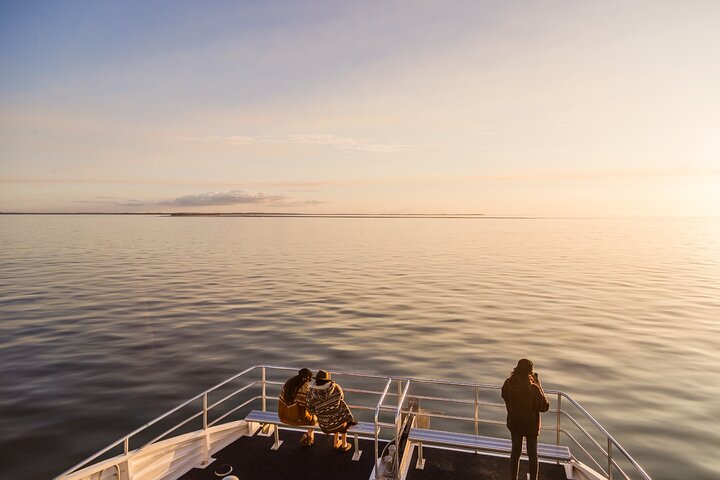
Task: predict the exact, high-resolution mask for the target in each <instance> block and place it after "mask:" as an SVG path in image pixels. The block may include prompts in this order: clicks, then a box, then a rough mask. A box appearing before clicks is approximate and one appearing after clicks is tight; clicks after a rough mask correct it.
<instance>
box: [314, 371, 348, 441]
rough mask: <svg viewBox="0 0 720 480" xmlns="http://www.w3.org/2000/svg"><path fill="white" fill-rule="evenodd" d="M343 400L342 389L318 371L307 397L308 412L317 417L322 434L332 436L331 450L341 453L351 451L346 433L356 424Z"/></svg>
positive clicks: (328, 375)
mask: <svg viewBox="0 0 720 480" xmlns="http://www.w3.org/2000/svg"><path fill="white" fill-rule="evenodd" d="M344 398H345V395H344V394H343V390H342V388H341V387H340V385H338V384H337V383H335V382H334V381H333V380H332V378H331V377H330V373H328V372H326V371H325V370H318V373H317V375H316V376H315V383H314V384H313V385H311V386H310V391H309V392H308V395H307V406H308V411H309V412H310V413H313V414H315V415H316V416H317V421H318V425H320V429H321V430H322V431H323V432H325V433H326V434H330V433H332V434H333V435H334V437H333V448H334V449H335V450H339V451H341V452H347V451H350V450H351V449H352V445H351V444H349V443H348V442H347V431H348V428H350V427H351V426H353V425H356V424H357V421H355V418H354V417H353V414H352V412H351V411H350V408H349V407H348V406H347V403H345V399H344Z"/></svg>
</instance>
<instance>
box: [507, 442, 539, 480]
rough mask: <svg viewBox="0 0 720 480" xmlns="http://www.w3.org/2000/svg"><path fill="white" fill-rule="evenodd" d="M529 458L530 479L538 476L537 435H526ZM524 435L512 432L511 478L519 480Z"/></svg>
mask: <svg viewBox="0 0 720 480" xmlns="http://www.w3.org/2000/svg"><path fill="white" fill-rule="evenodd" d="M525 443H526V444H527V445H526V449H527V455H528V460H530V479H531V480H537V478H538V457H537V443H538V437H537V435H530V436H525ZM522 444H523V435H517V434H515V433H513V434H512V452H511V453H510V479H511V480H517V478H518V470H520V453H521V452H522Z"/></svg>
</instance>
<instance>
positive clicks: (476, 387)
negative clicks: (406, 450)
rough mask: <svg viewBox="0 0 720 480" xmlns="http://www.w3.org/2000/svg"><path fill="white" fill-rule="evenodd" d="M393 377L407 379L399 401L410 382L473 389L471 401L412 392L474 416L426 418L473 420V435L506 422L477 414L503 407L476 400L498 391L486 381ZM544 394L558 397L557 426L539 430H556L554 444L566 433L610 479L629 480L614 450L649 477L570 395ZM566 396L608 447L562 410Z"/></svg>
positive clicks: (642, 475) (649, 478) (443, 415)
mask: <svg viewBox="0 0 720 480" xmlns="http://www.w3.org/2000/svg"><path fill="white" fill-rule="evenodd" d="M393 379H396V380H398V381H406V382H408V383H407V386H406V388H405V391H404V394H403V397H402V398H401V402H404V401H405V397H406V395H407V392H408V388H409V386H410V384H411V383H413V384H416V385H418V384H425V385H438V386H440V385H442V386H449V387H461V388H467V389H472V391H474V400H463V399H458V398H449V397H441V396H436V395H411V396H410V397H411V398H413V399H418V400H425V401H434V402H441V403H446V404H447V403H449V404H455V405H469V406H472V407H473V416H472V417H468V416H464V415H449V414H445V413H438V412H426V411H423V412H422V413H421V414H422V415H423V416H427V417H434V418H441V419H445V420H454V421H463V422H472V423H473V424H474V431H475V435H478V432H479V424H481V423H482V424H489V425H505V422H504V421H501V420H492V419H483V418H480V417H479V412H478V410H479V407H480V406H487V407H493V408H502V409H503V410H504V409H505V404H504V403H499V402H487V401H480V399H479V393H480V390H500V388H501V387H500V386H499V385H488V384H476V383H468V382H453V381H444V380H430V379H421V378H398V377H393ZM545 393H546V395H554V396H557V405H556V408H555V409H554V410H550V411H549V412H548V413H551V414H552V413H554V414H555V416H556V425H555V426H554V427H546V426H543V427H542V429H543V430H545V431H555V432H556V437H555V438H556V444H557V445H560V444H561V435H565V436H566V437H567V438H568V439H569V440H570V441H571V442H572V444H573V445H574V446H576V447H578V448H579V449H580V450H581V451H583V453H585V454H586V455H587V457H588V458H589V459H590V461H592V462H593V464H594V466H595V467H597V468H598V469H599V471H600V473H602V474H603V475H605V476H606V477H607V478H608V479H609V480H613V473H614V471H615V470H617V472H619V473H620V475H621V476H622V478H623V479H624V480H631V477H630V476H628V474H627V473H626V472H625V471H624V470H623V468H622V467H621V466H620V465H619V464H618V462H617V461H616V460H615V458H613V449H615V450H617V452H619V453H620V454H621V455H622V456H623V457H624V458H625V460H626V461H627V462H628V463H629V464H630V465H632V467H634V469H635V470H636V472H637V474H639V475H640V478H642V479H643V480H652V479H651V477H650V476H649V475H648V474H647V472H645V470H644V469H643V468H642V467H641V466H640V465H639V464H638V463H637V461H635V459H634V458H633V457H632V456H631V455H630V454H629V453H628V452H627V451H626V450H625V449H624V448H623V447H622V445H620V443H619V442H618V441H617V440H616V439H615V438H614V437H613V436H612V435H611V434H610V433H609V432H608V431H607V430H606V429H605V428H604V427H603V426H602V425H601V424H600V423H599V422H598V421H597V420H596V419H595V418H594V417H593V416H592V415H590V413H588V411H587V410H585V408H583V407H582V405H580V404H579V403H578V402H577V401H576V400H575V399H573V398H572V397H571V396H570V395H568V394H567V393H565V392H562V391H558V390H546V391H545ZM563 398H565V399H566V401H567V402H569V403H570V404H571V405H572V406H573V407H575V408H576V409H577V410H578V411H579V412H580V413H581V414H582V416H583V417H584V418H585V420H587V421H589V422H590V423H591V424H592V425H593V426H594V427H595V428H596V429H597V432H598V433H599V434H601V435H602V436H603V437H605V441H606V442H607V448H604V447H603V446H602V445H601V444H600V443H599V442H598V441H597V440H595V438H594V437H593V436H592V435H591V434H590V432H588V430H587V429H586V428H585V427H583V426H582V425H581V423H580V422H579V421H578V420H577V419H576V418H574V417H573V416H572V415H571V414H570V412H567V411H565V410H563V409H562V399H563ZM401 407H402V405H399V406H398V409H399V410H401V411H402V413H405V414H411V413H416V412H414V411H413V410H412V409H409V408H405V409H402V408H401ZM562 417H565V418H568V419H569V420H570V422H571V423H572V424H573V425H574V426H575V427H576V428H577V429H578V430H579V431H580V432H581V433H582V434H583V435H584V436H585V437H586V438H587V440H588V441H589V442H590V443H591V444H593V445H594V446H595V447H597V448H598V449H599V451H600V453H601V454H602V456H603V457H604V458H605V462H606V466H603V465H601V463H600V462H598V460H597V459H596V458H595V456H593V455H592V454H591V453H590V452H589V451H588V450H587V449H586V448H585V447H584V446H583V445H582V444H581V443H580V441H578V440H577V439H576V438H575V437H574V436H573V435H572V434H571V433H570V432H569V431H568V430H567V429H564V428H562V426H561V418H562Z"/></svg>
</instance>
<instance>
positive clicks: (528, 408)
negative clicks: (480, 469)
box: [502, 358, 550, 480]
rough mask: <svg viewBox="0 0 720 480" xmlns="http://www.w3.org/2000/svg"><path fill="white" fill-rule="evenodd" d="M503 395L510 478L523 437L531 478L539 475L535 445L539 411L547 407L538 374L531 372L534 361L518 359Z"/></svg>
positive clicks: (517, 463) (515, 471)
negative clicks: (510, 446) (509, 439)
mask: <svg viewBox="0 0 720 480" xmlns="http://www.w3.org/2000/svg"><path fill="white" fill-rule="evenodd" d="M502 398H503V400H505V408H506V409H507V428H508V430H510V435H511V437H512V452H511V453H510V478H511V480H517V478H518V471H519V468H520V454H521V452H522V444H523V438H525V443H526V449H527V456H528V460H529V461H530V467H529V468H530V478H531V480H537V478H538V456H537V444H538V436H539V435H540V413H541V412H547V411H548V409H549V408H550V403H549V402H548V399H547V397H546V396H545V392H544V391H543V388H542V385H540V380H539V379H538V375H537V373H533V362H531V361H530V360H528V359H526V358H523V359H521V360H519V361H518V363H517V366H516V367H515V369H514V370H513V372H512V374H511V375H510V377H509V378H508V379H507V380H505V383H503V386H502Z"/></svg>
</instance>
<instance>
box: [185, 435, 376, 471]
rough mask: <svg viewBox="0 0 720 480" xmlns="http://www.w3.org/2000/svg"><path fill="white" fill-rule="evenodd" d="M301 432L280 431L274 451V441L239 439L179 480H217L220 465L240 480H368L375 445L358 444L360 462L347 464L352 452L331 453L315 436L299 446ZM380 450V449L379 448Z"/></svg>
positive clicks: (322, 439) (329, 446)
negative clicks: (201, 466)
mask: <svg viewBox="0 0 720 480" xmlns="http://www.w3.org/2000/svg"><path fill="white" fill-rule="evenodd" d="M301 435H302V432H296V431H292V430H283V429H281V430H280V439H281V440H283V444H282V445H281V446H280V448H279V449H278V450H270V447H271V446H272V444H273V442H274V437H272V436H270V437H262V436H259V435H257V434H256V435H254V436H252V437H240V438H239V439H237V440H236V441H235V442H233V443H231V444H230V445H228V446H227V447H225V448H223V449H222V450H220V451H219V452H218V453H216V454H215V455H214V458H216V459H217V460H215V461H214V462H212V463H211V464H210V465H208V467H207V468H205V469H203V470H201V469H197V468H194V469H192V470H190V471H189V472H187V473H186V474H185V475H183V476H182V477H180V480H218V479H220V478H222V477H218V476H215V470H216V469H217V468H218V467H219V466H220V465H223V464H229V465H232V467H233V472H232V475H236V476H237V477H238V478H239V479H240V480H246V479H253V480H279V479H283V480H284V479H288V480H289V479H292V480H305V479H308V480H323V479H347V480H368V479H369V478H370V474H371V472H372V468H373V463H374V461H375V453H374V452H375V450H374V449H375V442H374V441H372V440H362V439H361V440H360V450H362V451H363V453H362V456H361V457H360V460H359V461H357V462H353V461H352V460H351V458H352V455H353V450H350V451H349V452H347V453H340V452H337V451H335V450H333V449H332V436H326V435H323V434H321V433H319V432H316V433H315V444H314V445H313V446H311V447H306V446H303V445H300V443H299V439H300V436H301ZM348 441H349V442H350V443H352V437H350V436H348ZM381 448H382V446H381Z"/></svg>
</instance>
